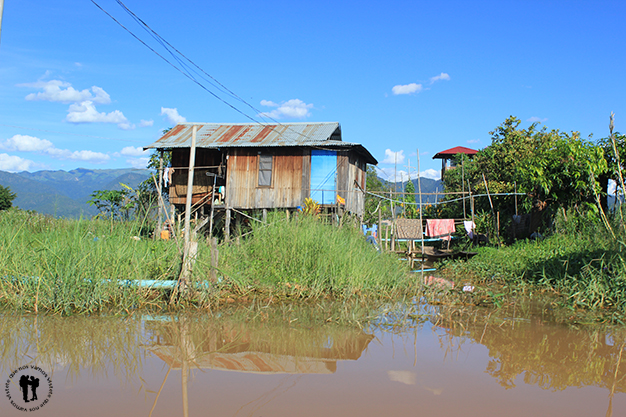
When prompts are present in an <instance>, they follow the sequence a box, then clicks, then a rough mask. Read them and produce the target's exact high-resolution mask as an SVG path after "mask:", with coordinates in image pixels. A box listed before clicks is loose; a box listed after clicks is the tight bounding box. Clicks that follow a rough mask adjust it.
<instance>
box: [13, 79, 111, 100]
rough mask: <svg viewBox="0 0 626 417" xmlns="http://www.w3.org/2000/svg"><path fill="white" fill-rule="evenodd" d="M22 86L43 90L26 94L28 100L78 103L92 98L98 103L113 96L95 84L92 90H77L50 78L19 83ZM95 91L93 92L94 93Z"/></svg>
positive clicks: (63, 82)
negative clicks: (48, 79)
mask: <svg viewBox="0 0 626 417" xmlns="http://www.w3.org/2000/svg"><path fill="white" fill-rule="evenodd" d="M18 86H20V87H31V88H39V89H42V90H43V91H41V92H39V93H31V94H28V95H27V96H26V100H29V101H34V100H42V101H51V102H57V103H78V102H81V101H86V100H91V101H92V102H94V103H98V104H109V103H111V97H110V96H109V94H108V93H107V92H106V91H104V89H102V88H100V87H97V86H95V85H94V86H93V87H91V92H90V91H89V89H85V90H81V91H79V90H76V89H75V88H74V87H72V85H71V84H70V83H68V82H66V81H61V80H50V81H37V82H35V83H27V84H19V85H18ZM92 92H93V94H92Z"/></svg>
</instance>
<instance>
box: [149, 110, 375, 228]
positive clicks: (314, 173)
mask: <svg viewBox="0 0 626 417" xmlns="http://www.w3.org/2000/svg"><path fill="white" fill-rule="evenodd" d="M194 128H195V129H194ZM194 130H195V131H196V139H195V141H196V154H195V163H194V180H193V192H192V195H193V196H192V203H193V204H194V205H204V206H211V205H214V206H215V207H213V208H214V209H225V210H229V209H236V210H256V209H295V208H297V207H299V206H302V205H303V204H304V199H305V198H307V197H310V198H312V199H313V200H315V201H317V202H318V203H320V204H321V205H322V206H326V207H335V206H337V204H338V203H339V204H340V205H341V207H342V208H344V209H345V210H346V211H348V212H351V213H353V214H356V215H357V216H359V217H361V216H362V215H363V209H364V199H365V193H364V190H365V177H366V172H367V170H366V166H367V164H377V161H376V159H374V157H373V156H372V155H371V154H370V153H369V152H368V151H367V149H365V148H364V147H363V146H362V145H360V144H357V143H349V142H344V141H343V140H342V137H341V126H340V125H339V123H336V122H333V123H289V124H277V125H261V124H254V123H252V124H215V123H182V124H178V125H177V126H175V127H174V128H172V129H171V130H170V131H168V132H167V133H166V134H165V135H163V137H161V138H160V139H159V140H157V141H156V142H154V143H153V144H151V145H149V146H146V147H145V148H144V149H157V150H159V151H171V152H172V158H171V166H170V167H168V169H167V174H166V176H167V178H168V179H169V184H170V185H169V198H170V203H172V204H174V205H177V206H178V205H180V206H182V205H184V204H185V203H186V195H187V183H188V172H189V158H190V148H191V143H192V135H193V131H194Z"/></svg>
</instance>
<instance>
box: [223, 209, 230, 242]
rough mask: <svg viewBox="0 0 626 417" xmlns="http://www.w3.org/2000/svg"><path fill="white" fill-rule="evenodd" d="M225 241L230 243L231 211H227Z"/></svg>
mask: <svg viewBox="0 0 626 417" xmlns="http://www.w3.org/2000/svg"><path fill="white" fill-rule="evenodd" d="M224 240H226V242H230V209H229V208H227V209H226V220H225V222H224Z"/></svg>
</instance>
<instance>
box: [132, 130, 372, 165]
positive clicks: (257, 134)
mask: <svg viewBox="0 0 626 417" xmlns="http://www.w3.org/2000/svg"><path fill="white" fill-rule="evenodd" d="M193 126H196V127H197V131H196V146H197V147H198V148H232V147H266V146H277V147H285V146H311V147H358V148H360V149H359V150H361V151H362V152H363V153H364V154H365V155H366V157H367V159H368V161H367V162H368V163H374V164H376V163H378V162H377V161H376V159H375V158H374V157H373V156H372V155H371V154H370V153H369V152H368V151H367V149H365V148H364V147H363V146H361V145H360V144H357V143H350V142H343V141H342V140H341V126H340V125H339V123H337V122H326V123H281V124H274V125H262V124H258V123H230V124H223V123H181V124H178V125H176V126H174V127H173V128H172V129H171V130H170V131H169V132H167V133H166V134H165V135H163V136H162V137H161V138H160V139H159V140H157V141H156V142H154V143H153V144H151V145H148V146H146V147H144V150H145V149H173V148H189V147H191V134H192V130H193Z"/></svg>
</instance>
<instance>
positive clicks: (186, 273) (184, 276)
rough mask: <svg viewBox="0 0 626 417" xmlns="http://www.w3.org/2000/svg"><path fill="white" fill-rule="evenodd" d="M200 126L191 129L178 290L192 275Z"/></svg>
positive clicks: (184, 290) (184, 288)
mask: <svg viewBox="0 0 626 417" xmlns="http://www.w3.org/2000/svg"><path fill="white" fill-rule="evenodd" d="M197 130H198V127H197V126H196V125H194V126H193V128H192V131H191V148H190V149H189V173H188V175H187V199H186V200H185V246H184V250H183V268H182V270H181V271H180V277H179V278H178V287H179V288H178V290H179V291H180V292H181V294H182V293H184V292H186V290H187V287H188V286H189V277H190V276H191V259H190V258H191V257H190V254H191V253H190V252H191V251H190V248H191V235H192V232H191V199H192V197H193V171H194V166H195V164H196V132H197Z"/></svg>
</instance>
